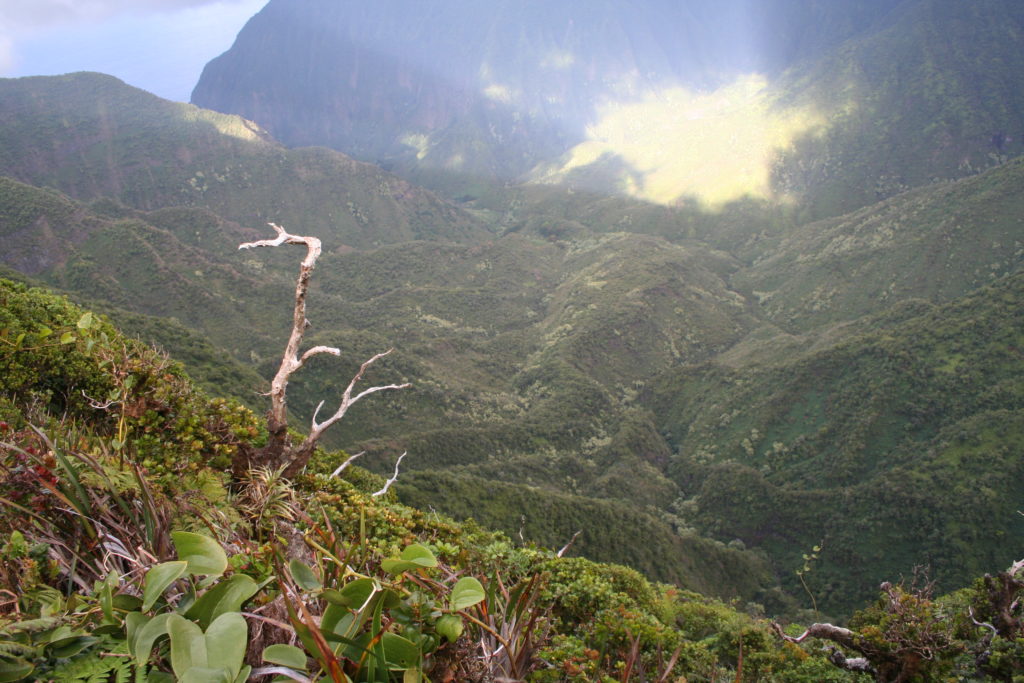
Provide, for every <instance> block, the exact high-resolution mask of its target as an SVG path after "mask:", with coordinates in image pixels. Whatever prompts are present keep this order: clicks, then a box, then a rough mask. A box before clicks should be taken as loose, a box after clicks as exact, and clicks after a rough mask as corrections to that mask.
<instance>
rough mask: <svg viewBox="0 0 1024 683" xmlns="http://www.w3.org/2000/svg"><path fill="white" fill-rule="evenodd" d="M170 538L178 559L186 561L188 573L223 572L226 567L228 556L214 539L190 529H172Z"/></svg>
mask: <svg viewBox="0 0 1024 683" xmlns="http://www.w3.org/2000/svg"><path fill="white" fill-rule="evenodd" d="M171 538H172V539H173V540H174V547H175V548H176V549H177V550H178V559H180V560H185V561H186V562H188V572H189V574H193V575H195V574H223V573H224V570H225V569H227V568H228V556H227V555H226V554H225V553H224V548H222V547H221V546H220V543H218V542H217V541H216V540H215V539H212V538H210V537H209V536H204V535H202V534H194V533H192V532H190V531H173V532H171Z"/></svg>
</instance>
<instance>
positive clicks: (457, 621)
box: [434, 614, 462, 643]
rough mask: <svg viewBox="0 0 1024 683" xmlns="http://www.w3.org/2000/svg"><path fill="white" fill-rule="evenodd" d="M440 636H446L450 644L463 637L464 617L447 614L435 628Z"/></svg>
mask: <svg viewBox="0 0 1024 683" xmlns="http://www.w3.org/2000/svg"><path fill="white" fill-rule="evenodd" d="M434 630H436V631H437V634H438V635H439V636H444V637H445V638H447V639H448V642H449V643H454V642H455V641H456V640H458V639H459V636H461V635H462V617H460V616H458V615H456V614H445V615H444V616H442V617H441V618H440V619H438V620H437V624H436V625H435V626H434Z"/></svg>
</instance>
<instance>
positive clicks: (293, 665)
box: [263, 643, 306, 671]
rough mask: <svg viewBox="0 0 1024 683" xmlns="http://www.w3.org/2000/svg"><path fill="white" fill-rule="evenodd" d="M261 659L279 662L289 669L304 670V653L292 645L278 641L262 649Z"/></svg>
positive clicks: (272, 662)
mask: <svg viewBox="0 0 1024 683" xmlns="http://www.w3.org/2000/svg"><path fill="white" fill-rule="evenodd" d="M263 661H264V662H270V663H271V664H280V665H281V666H287V667H288V668H289V669H296V670H298V671H305V670H306V653H305V652H304V651H303V650H301V649H299V648H297V647H295V646H294V645H285V644H284V643H278V644H277V645H271V646H269V647H266V648H264V649H263Z"/></svg>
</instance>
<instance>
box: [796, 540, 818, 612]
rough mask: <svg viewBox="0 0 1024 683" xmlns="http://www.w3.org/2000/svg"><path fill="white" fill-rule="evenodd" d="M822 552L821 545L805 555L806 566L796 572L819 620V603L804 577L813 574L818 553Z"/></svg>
mask: <svg viewBox="0 0 1024 683" xmlns="http://www.w3.org/2000/svg"><path fill="white" fill-rule="evenodd" d="M820 552H821V544H820V543H819V544H818V545H816V546H814V547H813V548H811V552H810V553H804V554H803V560H804V564H803V566H802V567H800V569H797V570H796V577H797V578H798V579H800V585H801V586H803V587H804V592H805V593H807V597H809V598H810V599H811V607H812V608H813V609H814V618H815V619H819V618H820V617H819V616H818V601H817V600H816V599H815V598H814V593H812V592H811V589H810V588H808V587H807V581H806V580H805V578H804V577H806V576H807V575H808V574H810V573H811V570H812V569H813V567H814V563H815V562H817V561H818V553H820Z"/></svg>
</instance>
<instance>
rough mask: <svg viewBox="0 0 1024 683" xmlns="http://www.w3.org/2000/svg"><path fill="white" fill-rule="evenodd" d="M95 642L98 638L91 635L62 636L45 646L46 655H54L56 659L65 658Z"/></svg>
mask: <svg viewBox="0 0 1024 683" xmlns="http://www.w3.org/2000/svg"><path fill="white" fill-rule="evenodd" d="M96 642H99V638H93V637H92V636H73V637H71V638H63V639H61V640H59V641H57V642H55V643H50V645H49V646H47V648H46V654H47V656H49V657H54V658H56V659H67V658H69V657H74V656H75V655H77V654H78V653H79V652H81V651H82V650H84V649H85V648H87V647H89V646H90V645H92V644H93V643H96Z"/></svg>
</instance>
